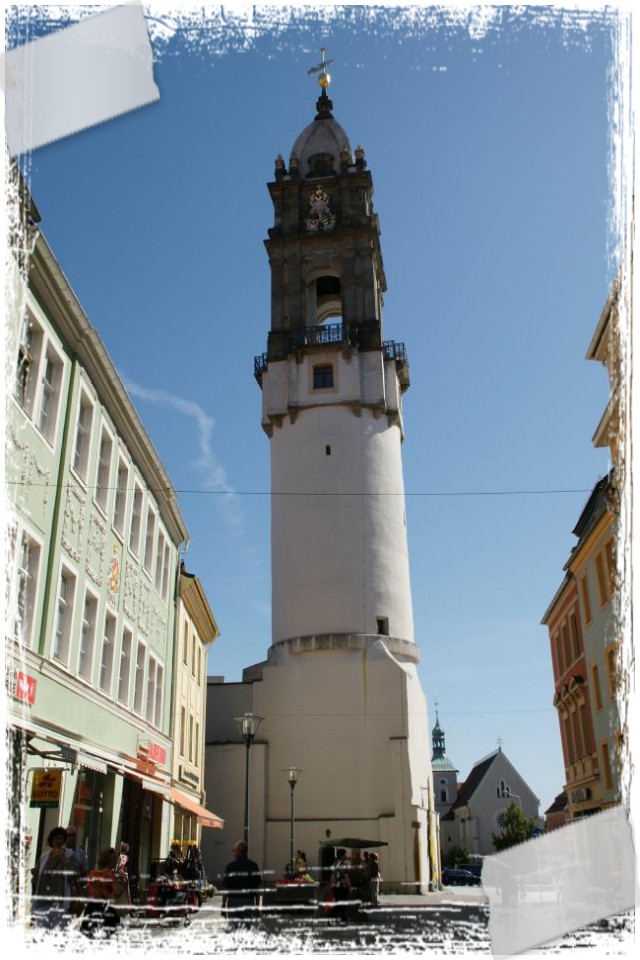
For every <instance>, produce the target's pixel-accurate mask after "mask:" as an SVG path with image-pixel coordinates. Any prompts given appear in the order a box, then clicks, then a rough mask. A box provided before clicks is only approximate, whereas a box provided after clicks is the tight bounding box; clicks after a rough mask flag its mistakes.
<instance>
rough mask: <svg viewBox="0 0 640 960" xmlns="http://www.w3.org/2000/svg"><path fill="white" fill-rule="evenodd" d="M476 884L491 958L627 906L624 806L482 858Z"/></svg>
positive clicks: (629, 873) (632, 898)
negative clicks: (484, 905)
mask: <svg viewBox="0 0 640 960" xmlns="http://www.w3.org/2000/svg"><path fill="white" fill-rule="evenodd" d="M482 886H483V888H484V892H485V893H486V894H487V895H488V897H489V904H490V913H489V934H490V936H491V949H492V951H493V953H494V954H495V955H496V956H510V955H512V954H514V953H520V952H521V951H523V950H527V949H529V948H531V947H534V946H538V945H540V944H543V943H548V942H549V941H550V940H555V939H556V938H557V937H561V936H563V935H564V934H566V933H570V932H571V931H572V930H578V929H580V928H581V927H584V926H586V925H587V924H590V923H595V922H596V921H597V920H601V919H603V918H604V917H610V916H612V915H613V914H616V913H621V912H623V911H624V910H629V909H631V908H632V907H633V906H634V904H635V902H636V892H637V886H636V875H635V854H634V849H633V839H632V835H631V827H630V825H629V821H628V819H627V814H626V812H625V809H624V807H622V806H618V807H611V808H609V809H608V810H603V811H602V812H601V813H597V814H595V815H594V816H591V817H582V818H581V819H579V820H573V821H571V823H569V824H567V825H566V826H565V827H562V828H561V829H560V830H554V831H552V832H551V833H548V834H546V835H544V836H542V837H540V838H539V839H537V840H528V841H527V842H526V843H522V844H519V845H518V846H517V847H512V848H511V849H510V850H506V851H504V852H503V853H500V854H497V855H496V856H494V857H488V858H487V859H486V860H485V862H484V866H483V868H482Z"/></svg>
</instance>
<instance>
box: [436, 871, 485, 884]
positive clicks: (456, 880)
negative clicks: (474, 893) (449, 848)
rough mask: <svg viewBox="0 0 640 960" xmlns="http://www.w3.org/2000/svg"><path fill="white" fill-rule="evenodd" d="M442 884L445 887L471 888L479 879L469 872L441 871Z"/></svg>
mask: <svg viewBox="0 0 640 960" xmlns="http://www.w3.org/2000/svg"><path fill="white" fill-rule="evenodd" d="M442 882H443V884H444V885H445V887H456V886H457V887H472V886H474V885H476V884H479V883H480V877H477V876H476V875H475V873H472V872H471V870H462V869H456V870H443V871H442Z"/></svg>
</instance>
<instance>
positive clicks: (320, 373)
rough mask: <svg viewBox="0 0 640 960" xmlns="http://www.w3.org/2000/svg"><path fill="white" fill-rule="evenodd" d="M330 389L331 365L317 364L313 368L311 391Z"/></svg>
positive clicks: (331, 383) (331, 378) (331, 380)
mask: <svg viewBox="0 0 640 960" xmlns="http://www.w3.org/2000/svg"><path fill="white" fill-rule="evenodd" d="M330 387H333V365H332V364H330V363H322V364H318V365H317V366H315V367H314V368H313V389H314V390H326V389H327V388H330Z"/></svg>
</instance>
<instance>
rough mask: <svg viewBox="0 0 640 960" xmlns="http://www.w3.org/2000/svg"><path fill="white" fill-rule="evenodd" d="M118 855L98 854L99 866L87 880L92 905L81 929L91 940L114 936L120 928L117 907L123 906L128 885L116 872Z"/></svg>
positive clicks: (103, 851) (89, 903)
mask: <svg viewBox="0 0 640 960" xmlns="http://www.w3.org/2000/svg"><path fill="white" fill-rule="evenodd" d="M117 864H118V854H117V853H116V851H115V849H114V848H113V847H107V849H106V850H101V851H100V853H99V854H98V864H97V867H96V869H95V870H92V871H91V873H90V874H89V877H88V879H87V888H88V892H89V902H88V903H87V906H86V908H85V911H84V918H83V920H82V925H81V927H80V929H81V930H82V932H83V933H86V934H87V936H90V937H92V936H95V935H96V934H102V935H103V936H110V935H111V934H113V933H115V931H116V929H117V928H118V927H119V926H120V916H119V914H118V911H117V910H116V904H118V905H119V904H121V903H122V902H123V894H124V893H125V888H124V883H123V882H122V878H121V877H120V875H119V874H118V872H117V870H116V866H117Z"/></svg>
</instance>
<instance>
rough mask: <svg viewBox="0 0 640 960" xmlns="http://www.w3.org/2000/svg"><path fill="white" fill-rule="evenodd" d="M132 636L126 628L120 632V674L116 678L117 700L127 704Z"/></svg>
mask: <svg viewBox="0 0 640 960" xmlns="http://www.w3.org/2000/svg"><path fill="white" fill-rule="evenodd" d="M132 645H133V635H132V633H131V630H128V629H127V628H126V627H124V628H123V630H122V648H121V650H120V673H119V676H118V700H119V701H120V703H124V704H128V703H129V679H130V677H131V647H132Z"/></svg>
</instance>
